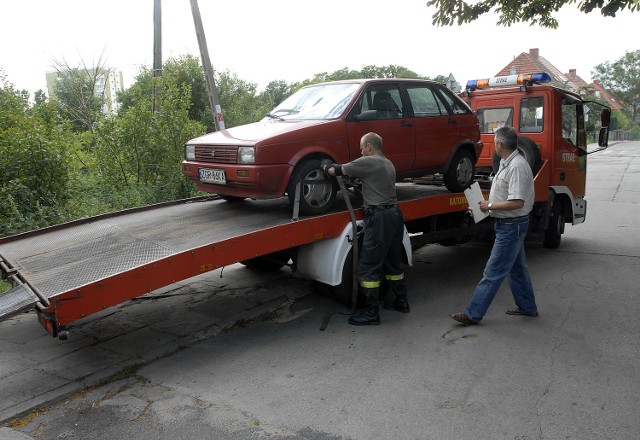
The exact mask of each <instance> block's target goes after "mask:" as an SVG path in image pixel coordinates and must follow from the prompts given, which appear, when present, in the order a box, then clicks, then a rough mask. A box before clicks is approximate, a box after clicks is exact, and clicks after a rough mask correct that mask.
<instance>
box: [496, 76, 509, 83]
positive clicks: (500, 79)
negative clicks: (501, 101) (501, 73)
mask: <svg viewBox="0 0 640 440" xmlns="http://www.w3.org/2000/svg"><path fill="white" fill-rule="evenodd" d="M507 80H508V78H504V77H503V78H496V84H501V83H506V82H507Z"/></svg>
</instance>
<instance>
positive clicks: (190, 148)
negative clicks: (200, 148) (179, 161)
mask: <svg viewBox="0 0 640 440" xmlns="http://www.w3.org/2000/svg"><path fill="white" fill-rule="evenodd" d="M184 157H185V159H187V160H196V146H195V145H187V146H185V147H184Z"/></svg>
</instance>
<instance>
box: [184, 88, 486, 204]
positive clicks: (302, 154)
mask: <svg viewBox="0 0 640 440" xmlns="http://www.w3.org/2000/svg"><path fill="white" fill-rule="evenodd" d="M370 131H373V132H376V133H378V134H379V135H380V136H382V139H383V142H384V148H383V152H384V154H385V155H386V156H387V157H388V158H389V159H390V160H391V161H392V162H393V164H394V165H395V168H396V174H397V178H398V180H401V179H406V178H412V177H422V176H425V175H429V174H438V173H440V174H442V176H443V180H444V183H445V185H446V187H447V188H448V189H449V190H450V191H452V192H460V191H463V190H464V189H465V188H466V187H468V186H469V185H470V184H471V183H472V182H473V179H474V175H475V164H476V161H477V159H478V157H479V154H480V151H481V150H482V143H481V142H480V130H479V126H478V119H477V117H476V116H475V114H474V113H473V112H472V111H471V109H470V108H469V106H468V105H467V104H466V103H465V102H464V101H463V100H462V99H460V98H459V97H458V96H456V95H455V94H454V93H453V92H451V91H450V90H449V89H447V88H446V87H445V86H444V85H443V84H440V83H436V82H433V81H424V80H411V79H362V80H345V81H335V82H327V83H321V84H314V85H310V86H306V87H303V88H301V89H300V90H298V91H297V92H296V93H294V94H293V95H291V96H290V97H289V98H287V99H286V100H285V101H283V102H282V103H281V104H280V105H279V106H278V107H276V108H275V109H274V110H273V111H272V112H271V113H269V114H268V115H267V116H266V117H265V118H264V119H262V120H261V121H260V122H256V123H253V124H247V125H242V126H239V127H233V128H229V129H226V130H220V131H218V132H214V133H209V134H206V135H204V136H201V137H198V138H195V139H193V140H191V141H189V142H187V144H186V146H185V160H184V161H183V162H182V171H183V173H184V174H185V175H186V176H187V177H188V178H190V179H193V180H194V181H195V182H196V186H197V188H198V189H200V190H202V191H207V192H211V193H216V194H218V195H219V196H220V197H222V198H223V199H225V200H228V201H239V200H243V199H245V198H251V199H269V198H276V197H281V196H283V195H285V194H287V195H288V196H289V199H290V200H291V201H293V198H294V195H295V188H296V185H297V184H298V182H302V186H301V193H300V212H301V213H303V214H321V213H323V212H325V211H327V210H328V209H329V208H330V207H331V205H332V204H333V201H334V199H335V197H336V192H337V189H338V188H337V186H336V185H335V182H334V181H332V180H331V178H330V177H329V176H327V175H326V174H325V173H324V172H323V171H321V170H320V169H319V165H320V161H321V160H323V159H330V160H331V161H333V162H336V163H346V162H349V161H352V160H354V159H355V158H357V157H358V156H360V138H361V137H362V136H363V135H364V134H365V133H368V132H370Z"/></svg>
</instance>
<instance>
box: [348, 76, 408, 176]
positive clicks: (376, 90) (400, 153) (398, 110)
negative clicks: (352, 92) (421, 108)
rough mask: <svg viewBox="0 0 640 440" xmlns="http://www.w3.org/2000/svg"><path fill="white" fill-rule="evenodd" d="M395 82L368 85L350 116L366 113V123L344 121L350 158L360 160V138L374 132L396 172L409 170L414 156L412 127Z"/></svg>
mask: <svg viewBox="0 0 640 440" xmlns="http://www.w3.org/2000/svg"><path fill="white" fill-rule="evenodd" d="M404 107H405V106H404V104H403V101H402V99H401V95H400V89H399V87H398V84H396V83H391V84H390V83H384V84H375V83H374V84H371V85H370V86H369V87H367V89H365V91H364V92H363V94H362V96H361V97H360V99H359V100H358V102H357V103H356V105H355V106H354V110H353V111H352V113H351V114H352V115H353V114H363V113H365V112H366V113H367V114H369V115H370V117H368V118H367V119H366V120H359V121H353V120H351V119H349V118H348V119H347V122H346V125H347V136H348V137H349V156H350V157H349V159H350V160H354V159H356V158H358V157H360V138H362V136H363V135H365V134H367V133H369V132H371V131H373V132H376V133H378V134H379V135H380V136H381V137H382V140H383V142H384V149H383V151H384V155H385V156H386V157H387V158H388V159H389V160H390V161H391V162H393V165H394V166H395V168H396V172H397V173H398V174H400V173H401V172H403V171H410V170H411V169H412V168H413V161H414V157H415V126H414V124H413V123H412V122H411V120H410V119H409V118H408V114H407V109H405V108H404Z"/></svg>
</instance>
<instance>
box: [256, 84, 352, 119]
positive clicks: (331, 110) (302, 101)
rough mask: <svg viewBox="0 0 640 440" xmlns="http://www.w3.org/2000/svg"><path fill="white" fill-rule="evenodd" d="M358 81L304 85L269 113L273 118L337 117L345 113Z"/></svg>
mask: <svg viewBox="0 0 640 440" xmlns="http://www.w3.org/2000/svg"><path fill="white" fill-rule="evenodd" d="M359 89H360V84H357V83H341V84H318V85H314V86H309V87H304V88H302V89H300V90H298V91H297V92H296V93H294V94H293V95H291V96H289V97H288V98H287V99H285V100H284V101H283V102H282V103H281V104H280V105H279V106H277V107H276V108H275V109H273V110H272V111H271V113H269V114H268V115H267V117H268V118H271V119H280V120H295V119H335V118H338V117H340V115H342V113H344V110H345V108H346V107H347V105H348V104H349V102H351V99H352V98H353V95H355V94H356V93H357V92H358V90H359Z"/></svg>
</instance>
